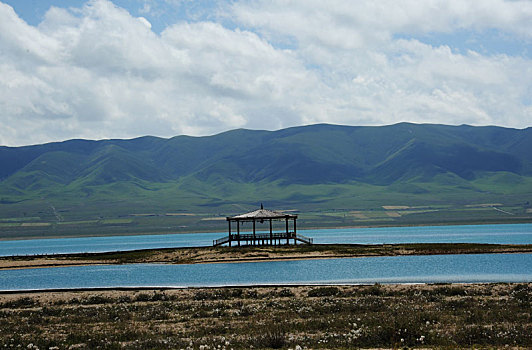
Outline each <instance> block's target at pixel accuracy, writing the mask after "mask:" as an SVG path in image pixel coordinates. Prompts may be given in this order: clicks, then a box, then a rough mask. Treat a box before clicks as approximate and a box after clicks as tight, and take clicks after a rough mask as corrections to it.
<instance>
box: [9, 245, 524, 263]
mask: <svg viewBox="0 0 532 350" xmlns="http://www.w3.org/2000/svg"><path fill="white" fill-rule="evenodd" d="M488 253H491V254H493V253H532V244H523V245H512V244H472V243H407V244H380V245H346V244H330V245H297V246H245V247H195V248H166V249H146V250H135V251H128V252H110V253H82V254H61V255H59V254H58V255H35V256H17V257H1V258H0V270H5V269H21V268H22V269H23V268H38V267H41V268H42V267H59V266H80V265H101V264H136V263H159V264H202V263H203V264H205V263H238V262H256V261H270V260H290V259H298V260H302V259H327V258H356V257H370V256H399V255H441V254H488Z"/></svg>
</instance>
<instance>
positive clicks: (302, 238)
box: [213, 232, 313, 246]
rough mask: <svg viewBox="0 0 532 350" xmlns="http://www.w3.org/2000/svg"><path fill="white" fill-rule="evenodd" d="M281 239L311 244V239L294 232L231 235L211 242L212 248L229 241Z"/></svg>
mask: <svg viewBox="0 0 532 350" xmlns="http://www.w3.org/2000/svg"><path fill="white" fill-rule="evenodd" d="M282 239H296V240H297V241H299V242H302V243H306V244H312V241H313V240H312V238H310V237H305V236H303V235H300V234H297V235H296V234H295V233H294V232H288V234H287V233H286V232H274V233H272V234H270V233H269V232H260V233H255V234H252V233H241V234H233V233H232V234H231V235H230V236H225V237H222V238H219V239H216V240H214V241H213V246H219V245H222V244H225V243H229V240H231V241H232V242H238V241H240V242H243V241H244V242H245V241H248V242H254V241H268V240H282Z"/></svg>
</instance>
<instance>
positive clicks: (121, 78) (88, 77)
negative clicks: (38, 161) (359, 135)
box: [0, 0, 532, 145]
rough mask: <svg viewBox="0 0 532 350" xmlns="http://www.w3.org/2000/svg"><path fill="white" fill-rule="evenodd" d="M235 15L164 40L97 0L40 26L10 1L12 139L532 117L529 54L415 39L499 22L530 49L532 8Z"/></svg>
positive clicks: (4, 94)
mask: <svg viewBox="0 0 532 350" xmlns="http://www.w3.org/2000/svg"><path fill="white" fill-rule="evenodd" d="M143 4H144V5H146V6H145V7H143V8H141V9H140V12H139V13H147V12H149V10H150V8H151V7H150V6H151V5H152V4H154V2H153V1H152V0H150V1H146V2H144V3H143ZM187 4H188V2H183V3H180V6H186V5H187ZM227 18H230V19H231V20H232V21H233V24H234V27H235V28H234V29H232V27H231V28H228V27H224V26H223V25H222V24H221V23H217V22H214V21H180V22H178V23H175V24H173V25H170V26H168V27H167V28H166V29H165V30H164V31H162V32H161V34H160V35H159V34H155V33H154V32H153V31H152V30H151V23H150V22H149V21H148V20H147V19H146V18H144V17H134V16H132V15H131V14H130V13H129V12H128V11H126V10H124V9H122V8H119V7H116V6H115V5H113V4H112V3H111V2H110V1H107V0H91V1H88V2H87V3H86V5H85V6H83V7H82V8H81V9H69V10H66V9H61V8H55V7H52V8H51V9H50V10H49V11H48V12H47V13H46V16H45V18H44V20H43V21H42V23H40V25H39V26H38V27H33V26H30V25H28V24H26V23H25V22H24V21H22V20H21V19H20V18H19V17H18V16H17V14H16V13H15V12H14V11H13V9H12V8H11V7H9V6H7V5H5V4H3V3H1V2H0V77H2V78H1V79H0V110H1V111H2V112H1V114H0V144H9V145H20V144H28V143H37V142H45V141H51V140H57V139H66V138H74V137H84V138H110V137H135V136H140V135H145V134H152V135H159V136H173V135H176V134H182V133H184V134H192V135H205V134H211V133H215V132H221V131H224V130H227V129H232V128H238V127H248V128H265V129H276V128H281V127H287V126H293V125H300V124H306V123H317V122H331V123H342V124H352V125H360V124H389V123H395V122H400V121H413V122H434V123H448V124H461V123H469V124H478V125H484V124H496V125H504V126H511V127H525V126H530V125H531V121H532V114H531V110H532V109H531V108H530V103H531V101H530V97H529V93H530V91H531V90H532V68H531V67H532V65H531V61H530V59H528V58H526V57H514V56H510V55H504V54H499V55H490V56H485V55H481V54H479V53H477V52H474V51H469V52H465V53H461V52H457V51H456V50H454V49H453V48H451V47H449V46H446V45H439V46H431V45H429V44H426V43H422V42H420V41H419V40H416V39H415V38H414V37H408V35H410V34H411V35H414V36H422V35H424V34H427V33H433V32H452V31H454V30H457V29H460V30H477V31H482V30H488V29H493V28H495V29H496V30H498V31H501V32H504V33H506V34H507V35H511V36H514V37H515V38H517V40H520V41H522V42H525V43H528V42H530V40H532V34H531V33H532V3H531V2H527V1H512V2H506V1H501V0H487V1H483V2H464V1H457V0H453V1H436V0H432V1H423V2H419V1H400V2H399V1H390V2H384V1H379V2H374V1H357V2H345V1H328V2H323V1H311V0H305V1H290V2H285V1H281V0H277V1H264V2H261V1H255V2H252V3H249V2H242V3H241V2H234V3H232V6H231V7H230V12H228V13H226V17H225V20H226V19H227ZM239 27H240V29H239ZM399 37H401V38H399ZM524 45H527V44H524Z"/></svg>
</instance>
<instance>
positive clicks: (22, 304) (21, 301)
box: [0, 297, 36, 309]
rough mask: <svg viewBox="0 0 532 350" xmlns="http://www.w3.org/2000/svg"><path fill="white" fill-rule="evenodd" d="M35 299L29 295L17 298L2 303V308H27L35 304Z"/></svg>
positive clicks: (0, 306)
mask: <svg viewBox="0 0 532 350" xmlns="http://www.w3.org/2000/svg"><path fill="white" fill-rule="evenodd" d="M35 304H36V303H35V300H33V299H31V298H29V297H22V298H18V299H15V300H10V301H6V302H4V303H2V304H0V308H2V309H3V308H6V309H18V308H27V307H33V306H35Z"/></svg>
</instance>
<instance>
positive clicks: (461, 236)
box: [0, 224, 532, 256]
mask: <svg viewBox="0 0 532 350" xmlns="http://www.w3.org/2000/svg"><path fill="white" fill-rule="evenodd" d="M300 233H302V234H303V235H305V236H309V237H312V238H314V243H317V244H325V243H345V244H382V243H386V244H392V243H497V244H532V224H510V225H462V226H421V227H385V228H342V229H323V230H302V231H300ZM226 234H227V233H226V232H219V233H193V234H166V235H139V236H114V237H87V238H58V239H34V240H18V241H17V240H15V241H0V256H11V255H33V254H61V253H84V252H109V251H126V250H135V249H149V248H172V247H199V246H209V245H212V241H213V240H214V239H216V238H220V237H223V236H225V235H226Z"/></svg>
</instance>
